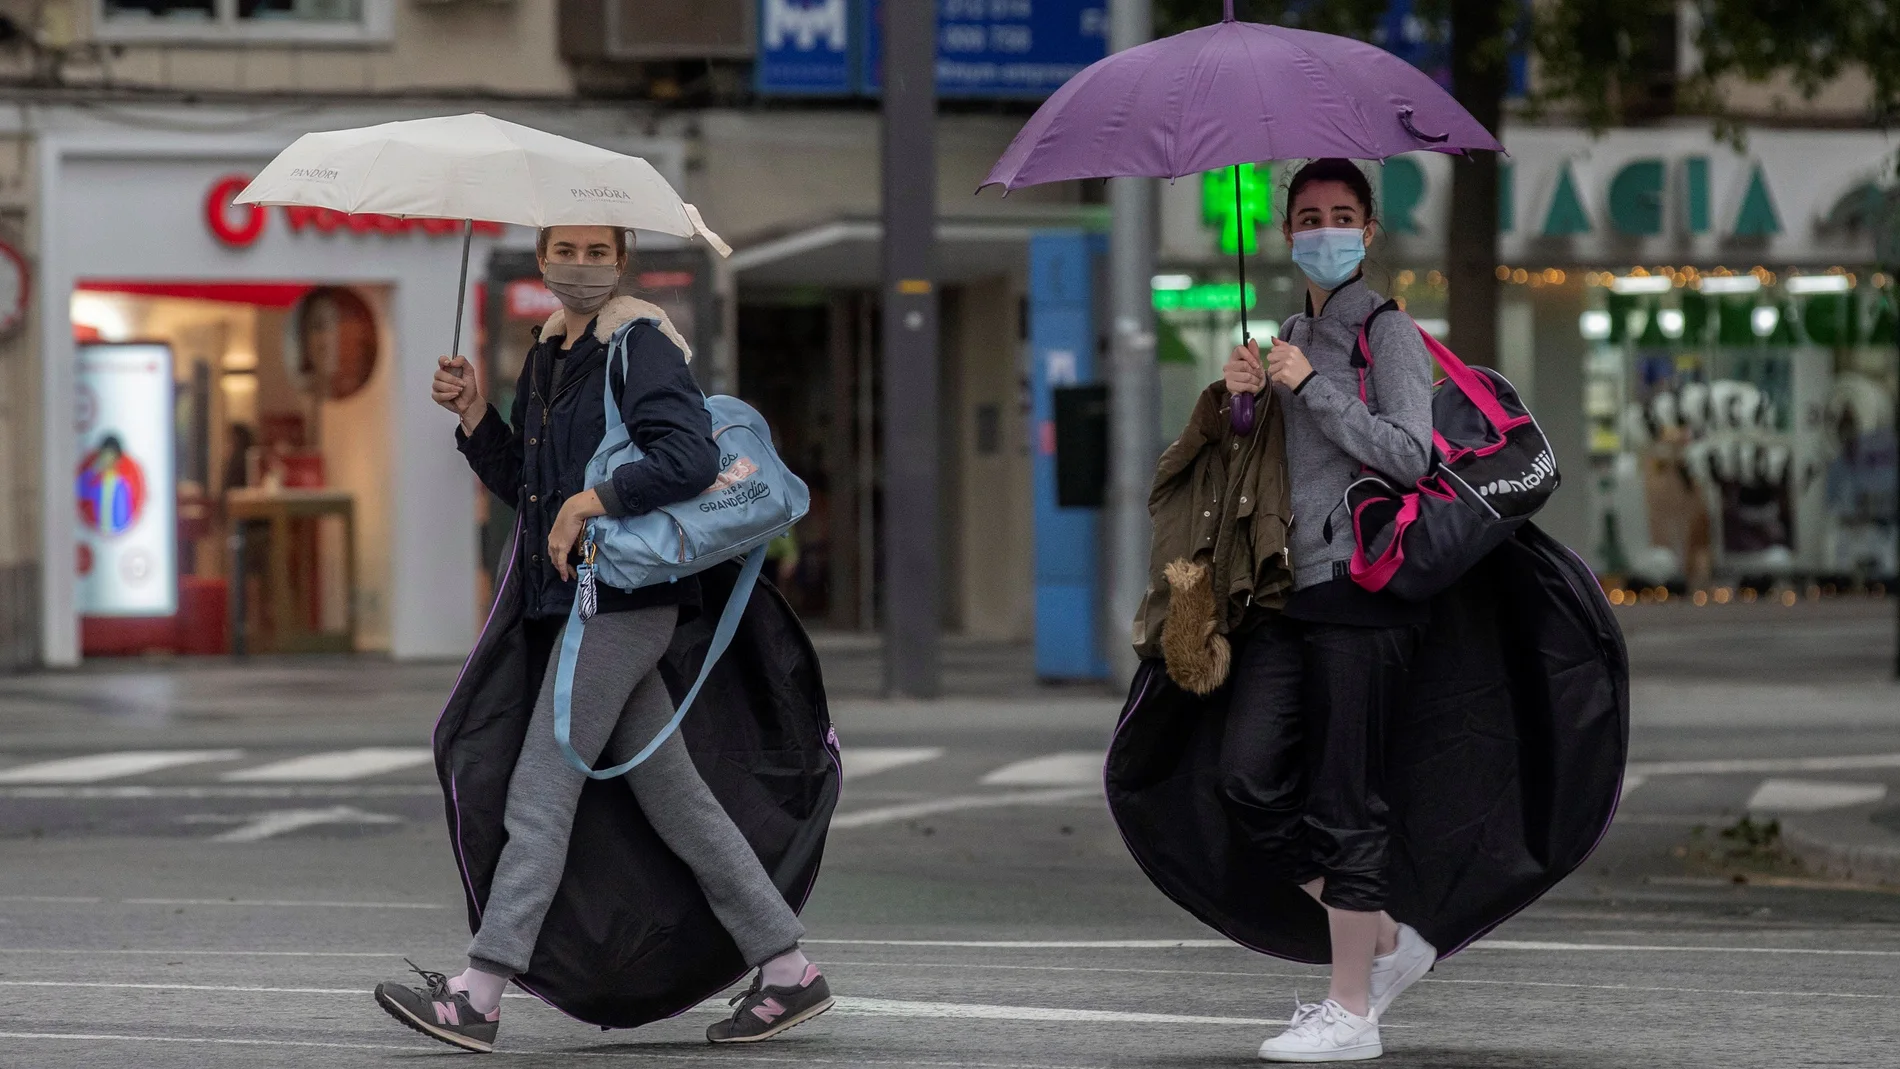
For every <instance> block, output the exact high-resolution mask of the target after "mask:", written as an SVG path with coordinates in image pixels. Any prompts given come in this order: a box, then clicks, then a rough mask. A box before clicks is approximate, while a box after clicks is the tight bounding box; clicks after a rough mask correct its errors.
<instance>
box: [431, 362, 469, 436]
mask: <svg viewBox="0 0 1900 1069" xmlns="http://www.w3.org/2000/svg"><path fill="white" fill-rule="evenodd" d="M429 396H431V397H433V398H435V403H436V404H438V405H441V406H442V407H443V408H446V409H448V410H449V411H450V412H453V413H455V414H456V415H458V416H460V417H462V427H463V429H464V430H473V429H474V428H472V427H470V426H469V425H468V424H469V419H470V417H471V416H479V415H480V414H481V412H482V391H481V388H480V387H478V386H477V385H475V368H474V366H473V365H471V364H470V363H469V362H468V357H466V356H438V357H436V358H435V379H434V381H432V382H431V383H430V384H429Z"/></svg>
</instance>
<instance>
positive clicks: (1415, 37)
mask: <svg viewBox="0 0 1900 1069" xmlns="http://www.w3.org/2000/svg"><path fill="white" fill-rule="evenodd" d="M1417 8H1418V5H1417V3H1416V2H1415V0H1392V2H1391V4H1390V6H1388V7H1387V8H1386V9H1385V15H1384V17H1382V18H1381V19H1380V20H1379V24H1378V25H1377V26H1375V27H1374V28H1373V31H1372V43H1373V44H1376V45H1378V46H1379V47H1380V48H1383V49H1385V50H1386V51H1387V52H1390V53H1392V54H1393V55H1395V56H1397V57H1399V58H1400V59H1402V60H1404V61H1405V62H1407V63H1410V64H1411V65H1412V66H1414V67H1417V68H1418V69H1419V70H1422V71H1424V72H1425V73H1426V74H1429V75H1431V76H1432V79H1433V80H1434V81H1436V82H1437V83H1438V84H1439V85H1441V86H1443V87H1444V88H1445V91H1446V92H1450V91H1451V24H1450V21H1449V20H1445V21H1443V22H1441V23H1440V24H1439V25H1437V26H1433V25H1432V24H1431V23H1429V22H1427V21H1426V20H1425V19H1424V18H1423V17H1421V16H1420V15H1419V14H1418V10H1417ZM1530 29H1531V8H1530V3H1529V2H1528V0H1526V2H1525V3H1524V4H1523V10H1522V13H1521V15H1520V16H1519V18H1518V22H1517V25H1516V26H1514V27H1513V28H1512V30H1511V44H1510V52H1509V53H1507V54H1506V56H1505V63H1506V64H1507V70H1508V74H1507V76H1506V77H1507V82H1506V86H1505V95H1507V96H1510V97H1522V96H1523V95H1524V93H1525V91H1526V90H1527V88H1528V87H1529V82H1530V66H1529V62H1530V61H1529V44H1530Z"/></svg>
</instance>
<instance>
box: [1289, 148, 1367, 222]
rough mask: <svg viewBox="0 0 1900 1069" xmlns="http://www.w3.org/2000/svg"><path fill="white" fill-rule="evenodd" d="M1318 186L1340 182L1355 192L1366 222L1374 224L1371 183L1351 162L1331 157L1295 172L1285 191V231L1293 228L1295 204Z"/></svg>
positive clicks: (1313, 162)
mask: <svg viewBox="0 0 1900 1069" xmlns="http://www.w3.org/2000/svg"><path fill="white" fill-rule="evenodd" d="M1315 182H1338V183H1340V184H1342V185H1344V186H1345V187H1346V188H1347V189H1350V190H1352V194H1353V196H1355V197H1358V198H1359V207H1360V208H1361V209H1363V210H1364V211H1365V213H1366V221H1367V222H1369V223H1370V222H1373V221H1374V220H1375V216H1374V208H1373V202H1372V181H1371V179H1368V178H1367V177H1366V172H1364V171H1362V170H1360V169H1359V167H1358V165H1357V164H1355V163H1353V162H1352V161H1351V160H1342V159H1339V158H1337V157H1332V158H1327V159H1321V160H1314V161H1312V162H1311V163H1309V164H1307V165H1306V166H1304V167H1302V168H1300V169H1299V170H1298V171H1296V172H1294V175H1293V180H1292V181H1291V182H1288V183H1287V187H1286V213H1285V214H1284V215H1283V216H1282V217H1281V221H1280V225H1281V226H1282V227H1283V228H1285V229H1288V230H1291V229H1292V228H1293V202H1294V201H1295V200H1297V199H1299V196H1300V191H1301V190H1303V189H1305V188H1306V187H1307V186H1310V185H1312V184H1313V183H1315Z"/></svg>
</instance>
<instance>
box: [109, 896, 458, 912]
mask: <svg viewBox="0 0 1900 1069" xmlns="http://www.w3.org/2000/svg"><path fill="white" fill-rule="evenodd" d="M119 901H120V903H121V904H123V905H127V906H267V907H270V908H273V909H279V908H281V909H448V908H449V907H447V906H445V905H442V904H441V903H439V902H310V901H299V900H295V899H283V898H122V899H120V900H119ZM457 908H460V907H457Z"/></svg>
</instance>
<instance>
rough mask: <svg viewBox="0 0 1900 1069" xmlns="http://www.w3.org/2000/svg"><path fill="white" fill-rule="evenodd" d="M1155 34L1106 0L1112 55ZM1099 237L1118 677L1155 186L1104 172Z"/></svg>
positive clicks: (1125, 650) (1133, 588) (1145, 399)
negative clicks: (1106, 221)
mask: <svg viewBox="0 0 1900 1069" xmlns="http://www.w3.org/2000/svg"><path fill="white" fill-rule="evenodd" d="M1153 33H1154V9H1153V6H1152V4H1151V2H1150V0H1110V14H1109V47H1110V48H1111V49H1112V50H1113V51H1116V52H1120V51H1122V50H1123V49H1127V48H1133V47H1134V46H1136V45H1139V44H1142V43H1144V42H1146V41H1147V40H1149V38H1150V37H1152V36H1153ZM1108 197H1109V205H1110V208H1111V210H1112V213H1113V216H1112V218H1113V222H1112V223H1111V229H1110V231H1109V241H1108V277H1109V294H1108V296H1109V301H1110V302H1111V303H1110V306H1109V309H1110V315H1109V323H1110V325H1111V337H1110V341H1109V367H1108V393H1109V423H1108V425H1109V464H1108V472H1109V480H1108V483H1109V484H1108V509H1107V515H1106V517H1105V519H1106V521H1107V523H1106V527H1107V530H1106V534H1107V539H1106V543H1107V550H1108V553H1107V560H1106V562H1105V564H1106V567H1104V569H1103V572H1104V575H1105V577H1106V579H1107V589H1106V595H1107V596H1106V597H1105V598H1104V599H1103V600H1104V602H1105V606H1106V609H1107V611H1106V613H1105V619H1104V621H1103V628H1102V630H1103V636H1102V641H1103V642H1104V643H1105V644H1106V650H1107V654H1108V663H1109V665H1110V667H1111V670H1112V671H1113V672H1114V673H1115V675H1116V676H1117V677H1118V678H1120V679H1128V678H1131V677H1132V676H1133V675H1134V672H1135V664H1136V659H1135V652H1134V648H1133V645H1132V642H1131V639H1130V636H1129V628H1130V621H1132V620H1133V619H1134V618H1135V611H1136V610H1137V609H1139V608H1140V606H1141V598H1142V595H1143V593H1144V592H1145V591H1146V590H1147V588H1148V547H1149V540H1150V531H1149V523H1148V487H1149V484H1150V482H1152V480H1153V478H1154V466H1155V461H1156V460H1157V459H1159V457H1160V455H1161V447H1162V443H1161V429H1160V422H1161V419H1160V414H1159V405H1160V398H1161V378H1160V373H1159V372H1158V371H1157V370H1156V367H1155V334H1154V303H1153V302H1154V297H1153V293H1152V289H1151V287H1152V281H1151V280H1152V279H1153V277H1154V254H1155V214H1156V213H1155V183H1154V180H1153V179H1148V178H1112V179H1110V180H1109V183H1108Z"/></svg>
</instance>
